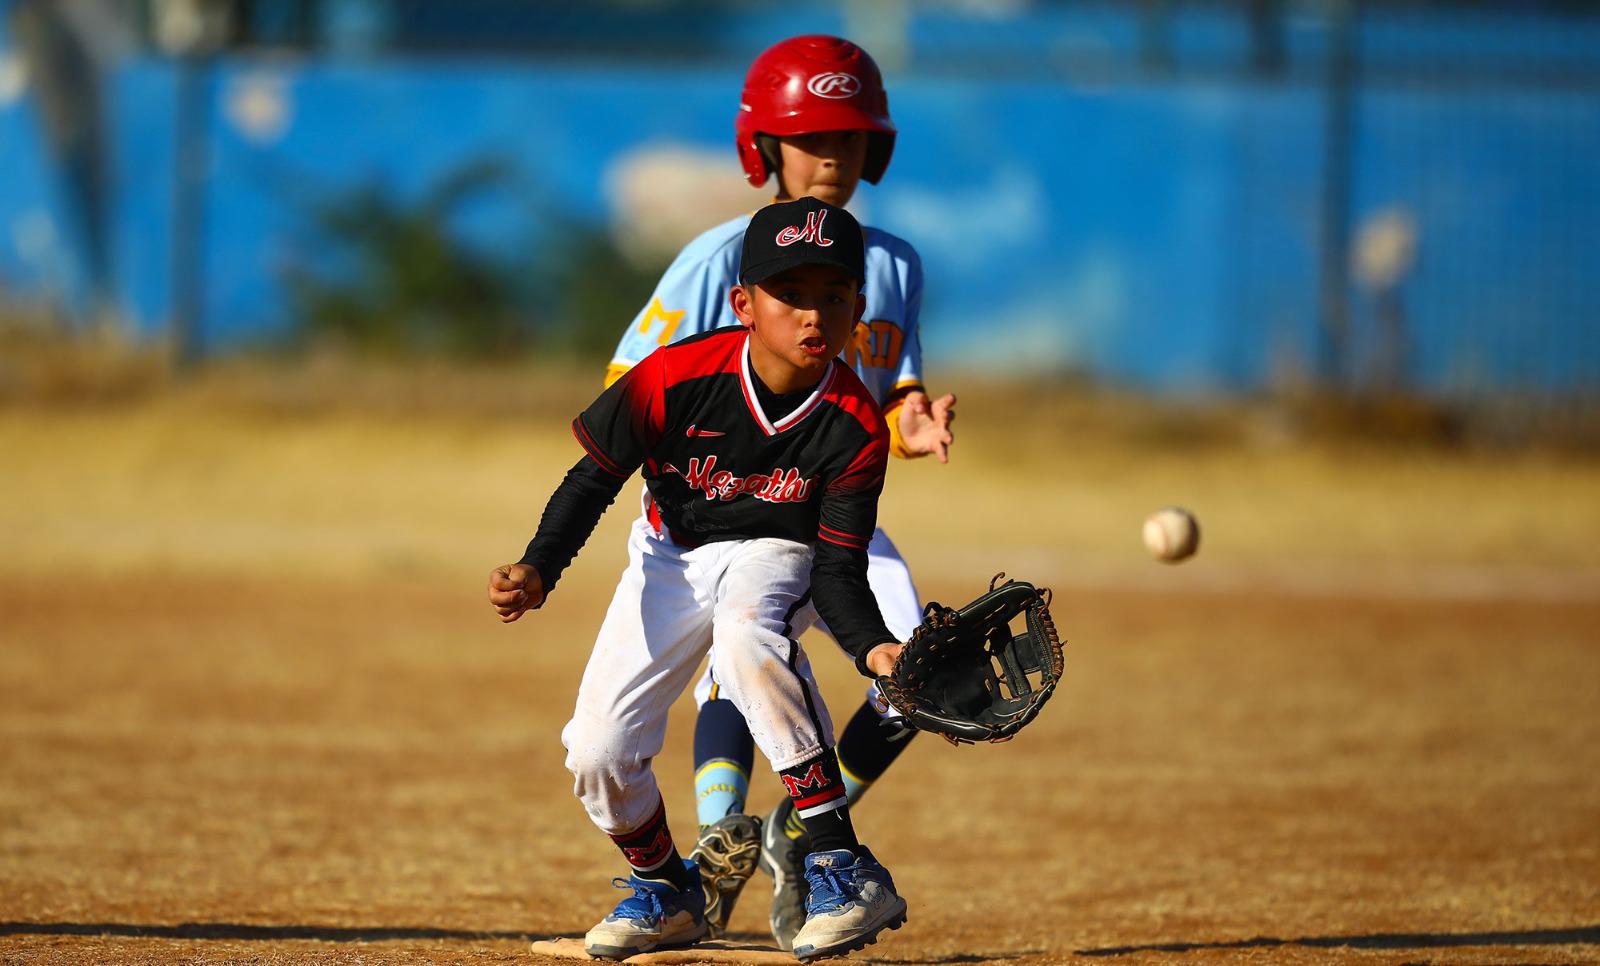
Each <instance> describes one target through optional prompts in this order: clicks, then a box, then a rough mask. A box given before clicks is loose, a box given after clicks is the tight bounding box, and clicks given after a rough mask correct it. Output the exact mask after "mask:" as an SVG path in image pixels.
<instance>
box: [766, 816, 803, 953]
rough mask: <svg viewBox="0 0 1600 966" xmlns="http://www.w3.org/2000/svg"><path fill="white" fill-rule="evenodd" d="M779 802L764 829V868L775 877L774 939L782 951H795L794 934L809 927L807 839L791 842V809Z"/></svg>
mask: <svg viewBox="0 0 1600 966" xmlns="http://www.w3.org/2000/svg"><path fill="white" fill-rule="evenodd" d="M788 804H789V803H788V802H787V801H782V802H779V803H778V805H777V807H776V808H774V809H773V810H772V811H771V812H770V813H768V815H767V819H766V821H765V822H764V823H763V824H762V827H761V868H762V870H763V871H765V872H766V873H767V875H770V876H772V915H771V917H770V918H769V919H768V922H769V923H770V924H771V926H772V938H774V939H776V940H777V941H778V948H779V949H792V948H794V937H795V933H798V932H799V931H800V927H801V926H803V925H805V924H806V894H807V892H809V887H808V886H807V885H806V853H807V852H809V851H810V848H809V845H808V842H807V838H806V836H804V835H802V836H800V838H798V839H792V838H790V837H789V836H788V834H787V833H786V832H785V831H784V828H783V827H784V823H785V821H786V820H787V819H788V817H789V813H790V811H791V810H792V809H791V808H786V807H785V806H788Z"/></svg>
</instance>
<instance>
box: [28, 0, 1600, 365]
mask: <svg viewBox="0 0 1600 966" xmlns="http://www.w3.org/2000/svg"><path fill="white" fill-rule="evenodd" d="M917 29H919V30H922V31H935V32H937V30H938V29H939V25H938V24H937V23H923V24H920V25H919V26H918V28H917ZM1184 29H1185V30H1187V31H1189V32H1190V33H1192V34H1198V35H1205V36H1210V40H1208V41H1207V43H1210V44H1212V45H1213V46H1216V47H1217V48H1218V49H1231V47H1230V45H1235V44H1237V43H1240V42H1242V41H1241V38H1240V35H1239V33H1238V30H1237V26H1236V25H1232V24H1219V23H1208V22H1201V21H1195V22H1193V23H1190V22H1188V21H1185V26H1184ZM1208 31H1209V32H1210V34H1208V33H1207V32H1208ZM1479 32H1480V33H1481V32H1482V31H1479ZM1491 33H1492V31H1491ZM1590 35H1591V37H1593V36H1600V34H1597V33H1596V32H1594V31H1591V32H1590ZM0 39H3V38H0ZM1013 39H1014V38H1013ZM1289 39H1290V41H1291V43H1302V42H1303V33H1302V32H1296V31H1291V35H1290V38H1289ZM1368 42H1369V43H1370V44H1373V45H1377V46H1378V47H1380V48H1381V46H1382V44H1384V43H1390V42H1391V38H1390V37H1389V35H1388V34H1386V33H1385V32H1383V31H1378V32H1375V33H1373V34H1372V35H1371V36H1370V37H1369V38H1368ZM1563 43H1564V44H1565V42H1563ZM1567 46H1571V45H1570V44H1566V45H1565V46H1563V45H1558V46H1557V48H1555V49H1557V51H1558V52H1559V51H1564V50H1566V47H1567ZM3 49H4V48H3V46H0V50H3ZM1195 49H1202V50H1203V49H1204V48H1203V45H1202V47H1197V48H1195ZM1574 49H1577V48H1574ZM1561 56H1568V55H1567V54H1562V55H1561ZM1571 56H1577V55H1571ZM741 73H742V71H741V70H740V69H739V68H738V67H717V68H695V67H690V66H683V65H660V64H653V65H642V66H629V65H618V64H616V63H595V62H592V61H586V60H573V61H568V62H565V63H562V64H548V63H546V64H540V63H534V62H530V61H522V60H490V61H485V60H476V61H465V60H448V59H406V58H386V59H377V60H366V61H333V60H298V59H282V58H264V57H247V56H233V57H229V58H227V59H225V60H223V61H220V62H218V63H217V64H216V65H215V66H214V67H212V68H211V69H210V71H209V73H208V75H207V76H206V77H205V78H204V80H203V83H204V84H205V90H206V97H207V103H208V104H209V111H208V120H207V127H206V131H207V132H208V133H207V136H206V138H205V146H206V153H207V168H206V170H207V172H208V178H207V182H206V193H205V203H204V218H203V232H204V235H203V244H204V252H205V256H204V257H205V263H204V266H203V271H202V277H203V279H204V290H203V299H202V301H203V305H202V312H201V323H202V326H203V342H204V344H205V345H206V346H207V347H208V348H210V349H217V350H222V349H227V348H228V347H233V346H241V345H248V344H251V343H254V342H259V341H261V340H263V339H264V338H266V337H269V336H271V335H272V334H273V333H281V332H282V331H284V330H285V328H286V327H287V326H288V325H289V324H290V318H289V308H288V304H287V300H286V292H285V286H284V282H283V279H284V275H285V272H286V271H287V269H288V268H289V267H290V266H291V265H295V264H301V265H307V264H310V265H321V266H324V267H326V266H327V265H330V264H333V263H332V262H330V261H328V259H330V258H331V257H332V255H331V253H329V252H327V251H326V250H325V249H323V248H321V247H320V246H319V243H318V240H317V237H316V233H315V232H314V231H313V226H312V224H311V222H310V216H309V215H308V202H309V201H310V200H311V199H315V198H325V197H328V196H329V195H330V194H336V193H338V192H339V191H341V190H350V189H354V188H356V187H359V186H362V185H370V184H374V183H379V184H383V185H386V186H388V187H389V188H390V189H392V190H393V191H394V192H395V193H396V194H398V195H400V196H402V197H418V196H420V195H421V194H422V193H424V192H425V191H426V190H427V189H428V188H429V187H431V186H434V185H436V184H438V183H439V181H440V180H441V179H443V178H445V177H446V176H447V175H449V174H451V173H453V172H456V171H458V170H460V169H461V168H462V167H463V166H465V165H467V164H469V163H472V162H476V161H481V160H484V159H498V160H500V161H503V162H505V163H506V164H507V165H508V167H509V169H510V170H511V172H512V178H511V180H510V181H509V183H508V184H507V185H505V186H504V187H503V188H501V189H500V190H498V191H497V192H496V193H493V194H491V195H488V196H486V197H484V198H482V199H480V200H479V201H478V202H476V203H475V204H474V205H472V206H471V207H470V208H469V209H467V210H466V211H464V212H463V213H462V218H461V219H460V221H459V224H458V229H459V231H460V232H461V233H462V234H463V235H464V236H465V237H467V238H469V239H470V240H471V241H472V243H473V244H475V245H477V246H480V247H482V248H483V249H484V250H486V251H489V252H491V253H493V254H495V255H496V256H497V257H503V258H510V259H522V260H524V261H525V262H526V263H529V264H532V263H533V262H534V261H535V260H536V259H537V258H538V257H539V247H540V245H541V244H543V243H544V242H545V241H547V240H548V239H545V238H543V236H542V234H541V232H542V231H543V229H544V228H545V227H546V226H547V224H548V222H549V218H550V216H551V215H552V214H557V215H559V216H561V217H562V218H568V219H577V220H580V221H586V222H592V223H594V224H606V223H608V222H609V221H610V220H611V218H612V215H613V214H614V213H613V212H612V211H611V210H610V206H611V205H612V204H614V201H613V200H612V199H611V197H610V196H609V195H608V192H607V187H606V178H607V175H608V172H609V171H611V170H612V168H613V166H614V165H615V164H616V163H617V162H618V160H619V159H621V158H623V157H624V156H627V155H629V154H631V153H634V152H637V151H638V150H640V149H641V148H645V147H649V146H665V145H689V146H693V147H696V148H699V149H701V150H704V151H707V152H710V154H709V155H708V156H709V157H715V158H720V159H721V160H720V161H717V162H715V163H716V164H720V165H723V167H722V169H721V170H722V172H723V174H724V176H725V178H726V179H728V180H729V181H733V182H736V181H737V179H738V178H739V173H738V171H737V167H736V162H735V161H734V158H733V153H732V150H731V120H732V113H733V108H734V104H735V95H736V91H737V85H738V83H739V81H740V78H741ZM1038 73H1039V72H1034V73H1033V74H1032V75H1027V76H1024V75H1021V74H1019V75H1018V76H1016V77H1012V78H991V79H986V80H974V79H972V78H970V77H962V78H961V79H956V78H955V77H954V74H953V73H952V72H948V71H944V72H931V71H930V72H919V71H911V72H909V73H908V74H907V75H906V76H903V77H901V76H896V75H895V74H894V73H893V72H891V74H890V82H891V85H892V89H891V93H892V98H891V104H892V107H893V111H894V115H895V120H896V122H897V124H898V125H899V126H900V130H901V136H900V140H899V143H898V147H897V149H896V152H895V158H894V162H893V164H892V166H891V168H890V171H889V173H888V176H887V177H886V178H885V180H884V183H883V184H882V185H879V186H876V187H870V186H869V187H864V188H863V189H862V192H861V194H860V195H859V196H858V203H857V205H856V207H857V208H858V210H859V211H860V212H861V213H863V214H864V215H865V216H866V217H867V218H868V220H870V221H871V222H873V223H876V224H879V225H881V226H883V227H885V228H887V229H889V230H891V231H895V232H897V233H899V234H902V235H904V236H905V237H907V238H908V239H910V240H911V241H912V242H913V243H915V244H916V245H917V246H918V248H919V249H920V250H921V252H922V254H923V258H924V263H925V267H926V270H927V276H928V289H927V296H926V303H925V307H924V316H923V322H924V326H925V336H924V343H925V347H926V352H927V355H928V358H929V362H930V365H932V366H934V367H939V366H947V365H956V364H960V365H962V366H974V365H976V366H985V367H989V368H993V369H997V370H1008V371H1023V370H1027V371H1049V372H1061V371H1074V372H1087V373H1090V374H1093V375H1094V376H1096V377H1099V378H1104V379H1107V380H1110V381H1114V382H1118V383H1124V384H1129V385H1133V386H1137V387H1145V388H1156V389H1166V390H1180V391H1189V390H1199V391H1204V390H1230V391H1250V390H1255V389H1259V388H1261V387H1262V386H1264V385H1267V384H1269V383H1270V382H1271V381H1272V380H1273V379H1274V378H1276V377H1277V376H1278V375H1280V374H1283V373H1285V372H1293V371H1296V370H1305V369H1308V368H1310V367H1311V366H1312V365H1313V363H1314V360H1315V358H1316V354H1317V351H1318V345H1319V341H1318V290H1317V286H1318V272H1319V265H1318V260H1319V255H1318V244H1319V237H1320V236H1319V232H1320V220H1319V219H1320V204H1321V191H1322V174H1323V172H1322V165H1323V153H1324V145H1323V138H1324V127H1325V120H1324V112H1323V108H1324V103H1323V96H1324V95H1323V92H1322V91H1321V90H1320V89H1318V88H1317V87H1315V86H1314V85H1305V84H1296V83H1271V84H1269V83H1264V82H1249V81H1240V80H1213V81H1205V80H1199V81H1197V80H1194V79H1185V80H1170V81H1165V80H1148V79H1147V80H1144V81H1127V80H1123V81H1117V82H1114V83H1113V82H1106V83H1103V84H1098V85H1089V84H1085V83H1079V84H1072V83H1068V82H1065V81H1063V80H1061V79H1059V78H1045V77H1042V76H1038ZM109 86H110V91H109V95H108V105H109V115H110V118H109V124H110V142H111V146H112V151H113V153H114V155H115V157H114V160H113V170H114V172H115V183H114V186H113V188H114V190H113V191H112V205H113V212H112V217H111V219H110V221H111V252H112V260H111V261H112V275H113V279H114V285H113V288H114V291H113V292H112V293H111V296H112V299H113V301H114V304H115V306H116V308H117V309H118V310H119V311H120V313H121V314H122V315H123V316H124V317H125V318H126V319H127V320H129V323H130V325H131V326H133V327H134V328H135V329H136V330H137V331H139V332H141V333H145V334H149V335H157V334H159V333H161V332H163V331H164V329H165V328H166V326H167V324H168V322H167V320H168V318H169V317H170V315H171V312H172V305H171V291H172V284H173V271H172V266H171V263H170V255H169V253H170V251H171V247H172V222H173V210H174V206H173V184H174V178H173V168H174V160H175V158H176V132H175V128H174V125H175V121H174V114H175V112H174V104H175V100H176V92H177V88H178V80H177V73H176V68H175V67H174V66H173V65H172V64H171V63H169V62H166V61H162V60H157V59H135V60H130V61H128V62H125V63H123V64H122V65H120V66H119V67H117V68H116V69H115V71H114V72H113V74H112V76H111V78H110V84H109ZM262 92H267V93H268V94H270V95H271V96H270V97H266V98H265V99H264V101H261V103H264V104H266V108H265V110H266V115H265V116H264V117H258V118H257V123H255V124H253V125H251V124H244V123H241V121H240V120H239V118H240V116H241V113H240V106H239V105H240V103H241V99H246V100H248V99H249V98H250V97H251V96H253V95H255V96H258V100H261V99H260V98H259V95H260V94H261V93H262ZM31 103H32V101H31V98H29V97H26V96H25V97H21V98H17V99H13V100H11V101H10V102H0V138H3V141H0V143H3V144H4V145H5V146H6V150H5V152H4V155H3V161H0V163H3V165H4V174H5V177H4V179H3V181H0V228H3V229H4V230H0V287H4V288H5V289H7V290H10V291H13V292H21V293H25V294H26V293H30V292H45V293H46V294H48V292H49V291H54V290H61V291H68V290H70V291H71V292H73V293H75V295H74V298H75V299H77V301H78V302H81V301H82V285H83V279H82V278H81V274H79V275H75V274H74V271H75V270H74V269H73V268H72V259H71V258H70V257H67V255H65V254H61V253H58V254H59V255H60V257H57V258H55V260H54V261H53V262H50V263H49V264H50V266H53V267H48V268H42V267H41V266H42V265H45V262H42V261H40V256H39V254H38V251H36V250H34V249H29V250H28V252H24V251H22V248H23V247H25V246H21V245H19V242H18V238H19V237H22V234H25V233H20V234H19V231H18V230H17V225H18V224H19V223H21V222H23V221H26V220H27V219H29V218H31V219H33V221H32V222H29V223H31V224H37V223H38V221H39V219H40V217H45V218H49V219H55V220H57V221H59V222H61V232H60V233H59V234H60V237H62V238H64V239H65V238H70V217H69V215H68V214H67V213H66V211H65V210H64V206H63V204H62V202H61V200H60V197H59V196H60V194H61V192H60V188H59V185H57V184H55V183H54V179H55V178H56V177H57V176H56V175H55V174H54V173H53V169H52V167H51V165H50V162H49V154H48V151H47V150H46V148H45V147H44V146H43V144H42V142H41V141H40V139H39V136H38V131H37V118H36V117H35V116H34V115H33V112H32V108H31V106H30V105H31ZM1356 103H1357V108H1358V113H1357V121H1356V125H1355V130H1354V132H1353V134H1354V151H1355V153H1354V157H1353V168H1352V171H1353V183H1352V197H1351V199H1350V211H1349V213H1348V216H1349V220H1350V222H1351V224H1352V225H1353V226H1354V227H1355V228H1359V227H1360V226H1361V224H1363V222H1364V221H1365V220H1366V219H1367V218H1369V217H1370V216H1373V215H1374V214H1377V213H1380V212H1384V211H1390V210H1395V209H1398V210H1401V211H1403V212H1404V213H1405V214H1406V216H1407V217H1409V218H1410V219H1411V221H1412V223H1414V225H1415V228H1416V235H1417V251H1416V260H1415V265H1414V268H1413V269H1412V271H1411V272H1410V274H1409V275H1408V276H1407V278H1406V280H1405V281H1404V282H1403V284H1402V285H1401V286H1400V289H1399V299H1398V301H1399V304H1400V305H1401V306H1402V310H1403V313H1404V318H1405V320H1406V325H1407V326H1408V332H1409V337H1410V342H1411V344H1412V351H1411V353H1410V368H1409V373H1410V375H1411V377H1412V380H1413V382H1414V384H1415V385H1417V386H1419V387H1422V388H1425V389H1428V390H1431V391H1436V392H1448V393H1483V392H1492V391H1496V390H1500V389H1507V388H1515V389H1524V390H1537V391H1558V392H1559V391H1574V390H1577V391H1583V390H1587V391H1592V390H1593V389H1594V388H1595V387H1596V385H1600V338H1597V336H1596V334H1595V333H1596V327H1597V326H1596V323H1597V322H1600V256H1597V255H1596V252H1600V189H1597V186H1596V183H1595V182H1596V179H1595V176H1594V172H1595V171H1597V170H1600V97H1597V96H1596V95H1595V92H1594V91H1593V90H1588V91H1583V90H1577V89H1574V88H1572V87H1562V86H1560V85H1554V86H1545V87H1539V88H1516V87H1510V86H1506V85H1502V84H1486V83H1478V84H1473V85H1470V86H1467V87H1459V88H1453V89H1452V88H1446V87H1443V86H1437V85H1428V86H1419V85H1411V86H1405V87H1401V86H1394V85H1386V84H1384V83H1381V82H1374V83H1372V84H1369V85H1367V86H1366V87H1364V88H1363V89H1362V90H1361V91H1360V92H1359V94H1358V97H1357V102H1356ZM748 195H749V198H750V200H751V203H752V204H754V203H756V202H757V201H759V200H760V199H761V198H762V197H763V194H762V193H761V192H757V191H755V190H750V191H749V192H748ZM40 211H44V212H45V213H46V214H45V215H44V216H40V215H39V214H38V212H40ZM30 244H31V243H30ZM36 248H37V245H35V249H36ZM68 251H70V244H68V243H66V242H63V244H62V248H61V252H68ZM30 259H32V260H31V261H30ZM46 261H48V259H47V260H46ZM47 274H48V277H47ZM52 287H53V288H52ZM1370 301H1371V300H1370V299H1369V298H1368V296H1367V295H1366V293H1363V292H1361V291H1359V290H1353V291H1352V292H1351V307H1352V313H1353V315H1352V321H1353V324H1354V326H1355V327H1356V335H1357V339H1358V341H1359V340H1361V339H1363V338H1366V336H1364V335H1363V333H1366V332H1368V331H1369V330H1370V329H1371V327H1372V326H1373V324H1374V323H1373V317H1374V311H1373V307H1372V306H1371V305H1370V304H1369V303H1370ZM625 321H626V320H623V319H597V320H591V321H590V324H593V325H597V326H603V327H606V328H607V329H614V330H618V331H620V328H621V326H622V325H623V324H624V322H625Z"/></svg>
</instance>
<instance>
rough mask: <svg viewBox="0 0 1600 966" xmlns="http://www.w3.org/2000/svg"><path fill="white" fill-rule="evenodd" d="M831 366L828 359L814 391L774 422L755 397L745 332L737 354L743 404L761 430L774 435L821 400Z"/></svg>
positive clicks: (748, 344)
mask: <svg viewBox="0 0 1600 966" xmlns="http://www.w3.org/2000/svg"><path fill="white" fill-rule="evenodd" d="M833 368H834V366H833V362H832V361H831V360H830V361H829V362H828V371H827V372H826V373H824V374H823V376H822V381H821V382H819V383H817V388H816V391H814V392H812V394H811V395H809V396H807V397H806V401H805V402H803V403H801V404H800V405H798V406H796V407H795V410H794V412H792V413H790V414H789V415H787V416H785V417H783V418H782V419H780V420H778V421H777V422H776V423H774V422H772V421H771V420H769V419H768V418H767V414H766V413H764V412H762V411H761V401H760V400H759V399H758V398H757V397H756V384H755V381H754V379H753V378H752V377H751V375H750V334H749V333H748V332H747V333H745V337H744V350H743V352H742V353H741V354H740V356H739V387H740V388H741V389H743V390H744V404H745V405H746V406H749V407H750V414H751V415H752V416H754V417H755V418H756V422H757V423H759V424H760V426H761V431H762V432H764V433H766V434H767V435H768V436H776V435H778V434H779V433H781V432H783V431H784V430H786V429H788V428H789V427H790V426H793V425H794V424H795V423H798V422H799V421H800V420H802V419H805V418H806V416H808V415H809V414H810V413H811V410H813V409H815V408H817V403H818V402H819V401H821V399H822V394H823V393H825V392H827V391H828V387H829V386H831V385H833Z"/></svg>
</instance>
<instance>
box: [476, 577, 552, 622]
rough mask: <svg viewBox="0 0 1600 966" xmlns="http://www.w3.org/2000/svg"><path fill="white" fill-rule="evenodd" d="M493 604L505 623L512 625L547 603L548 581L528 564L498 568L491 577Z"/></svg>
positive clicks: (491, 601)
mask: <svg viewBox="0 0 1600 966" xmlns="http://www.w3.org/2000/svg"><path fill="white" fill-rule="evenodd" d="M489 603H490V604H492V605H494V612H495V613H496V614H499V615H500V620H501V622H502V623H506V624H509V623H511V622H512V621H514V620H516V619H517V618H519V617H521V616H522V615H523V614H524V613H526V612H527V611H530V610H538V609H539V608H540V607H541V606H542V605H543V604H544V578H542V577H540V576H539V571H537V570H535V569H534V568H532V567H530V566H528V565H527V564H507V565H505V566H504V567H496V568H495V570H494V573H492V574H490V575H489Z"/></svg>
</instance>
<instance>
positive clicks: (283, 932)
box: [0, 922, 583, 943]
mask: <svg viewBox="0 0 1600 966" xmlns="http://www.w3.org/2000/svg"><path fill="white" fill-rule="evenodd" d="M560 935H561V937H563V938H566V937H577V936H582V935H583V933H562V934H560ZM0 936H130V937H138V938H143V939H151V938H154V939H234V940H244V941H249V940H262V941H270V940H279V939H311V940H317V941H319V942H326V943H380V942H392V941H394V940H405V939H417V940H420V939H459V940H462V941H466V942H471V941H478V942H485V941H499V940H521V941H523V942H531V941H532V940H533V939H536V938H538V939H551V938H557V937H554V936H545V935H540V936H535V935H534V934H533V933H526V932H513V931H491V932H475V931H472V930H468V929H430V928H427V927H425V926H423V927H412V926H257V925H250V924H247V923H240V922H180V923H177V924H175V925H144V924H138V923H127V922H0Z"/></svg>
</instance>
